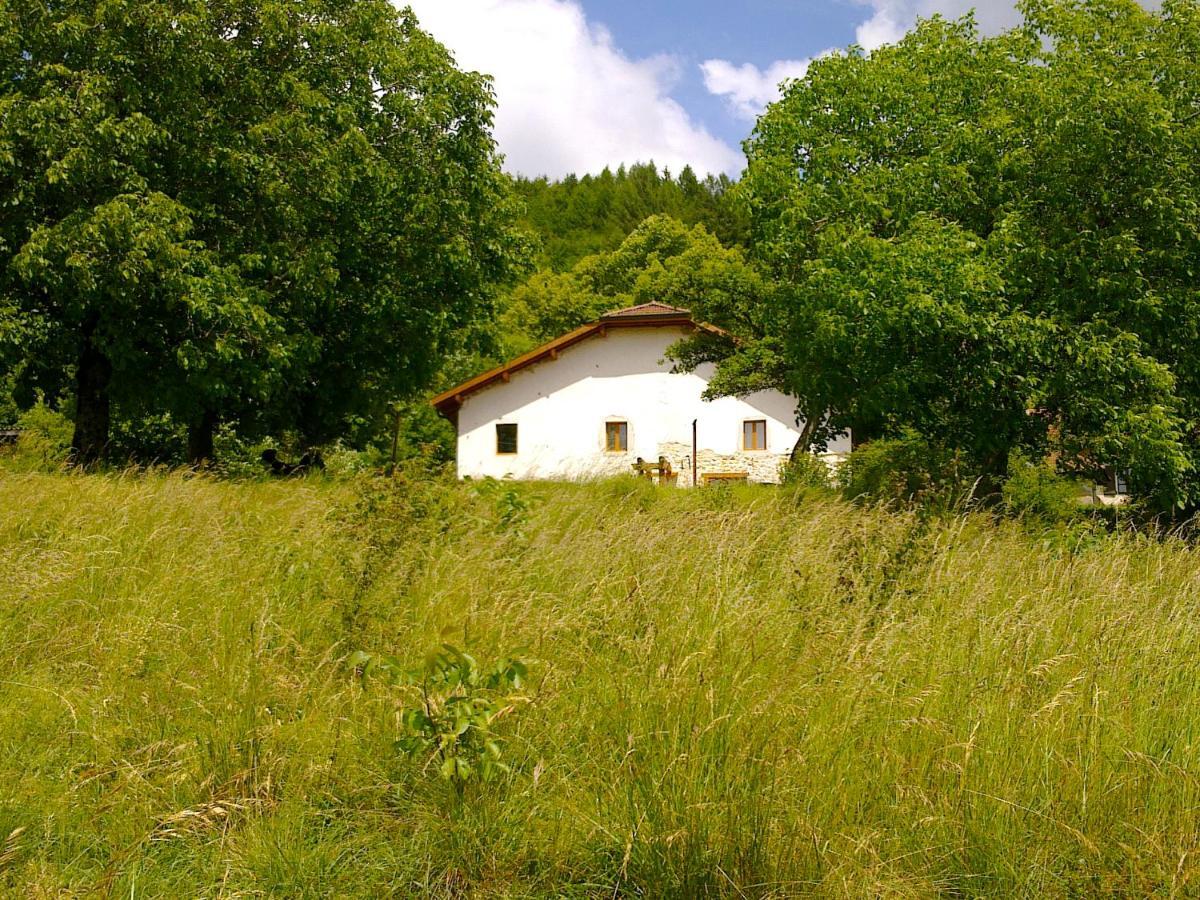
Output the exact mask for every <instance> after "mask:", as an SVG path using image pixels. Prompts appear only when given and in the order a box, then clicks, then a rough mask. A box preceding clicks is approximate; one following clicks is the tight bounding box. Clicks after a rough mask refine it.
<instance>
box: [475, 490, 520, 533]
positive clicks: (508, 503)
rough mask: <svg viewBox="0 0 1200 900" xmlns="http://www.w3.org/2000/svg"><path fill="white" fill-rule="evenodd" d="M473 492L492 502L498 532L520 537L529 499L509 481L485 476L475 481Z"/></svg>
mask: <svg viewBox="0 0 1200 900" xmlns="http://www.w3.org/2000/svg"><path fill="white" fill-rule="evenodd" d="M475 493H476V494H477V495H478V496H480V497H483V498H485V499H488V500H490V501H491V502H492V504H493V507H494V510H495V517H496V532H497V533H498V534H513V535H516V536H517V537H522V536H523V535H524V534H525V525H526V524H527V523H528V521H529V501H528V500H526V499H525V498H524V497H522V496H521V492H520V491H519V490H518V489H517V487H516V486H515V485H513V484H511V483H508V482H503V481H497V480H496V479H494V478H486V479H484V480H483V481H480V482H478V483H476V485H475Z"/></svg>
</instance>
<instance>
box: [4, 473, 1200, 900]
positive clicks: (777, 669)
mask: <svg viewBox="0 0 1200 900" xmlns="http://www.w3.org/2000/svg"><path fill="white" fill-rule="evenodd" d="M1198 563H1200V556H1198V555H1197V552H1196V551H1195V550H1194V549H1192V547H1191V546H1190V545H1189V544H1188V543H1187V542H1186V541H1185V540H1183V539H1182V538H1176V537H1162V536H1156V537H1148V536H1142V535H1138V534H1132V533H1131V534H1109V533H1104V532H1100V531H1096V532H1094V533H1093V532H1091V531H1088V530H1087V528H1086V526H1076V527H1074V528H1073V529H1072V530H1071V531H1070V532H1062V531H1056V530H1054V529H1048V528H1044V529H1035V528H1031V527H1029V526H1025V525H1022V524H1020V523H1017V522H1012V521H1000V522H998V521H995V520H993V518H991V517H989V516H987V515H985V514H983V513H968V514H963V515H948V516H944V517H936V516H922V515H918V514H916V513H911V512H906V511H903V510H891V511H885V510H882V509H873V508H866V507H862V506H855V505H851V504H847V503H845V502H843V501H841V500H839V499H837V498H836V497H834V496H832V495H830V494H827V493H823V492H821V491H814V490H807V489H803V488H785V489H770V488H756V487H731V488H720V489H713V490H703V491H694V492H687V491H676V490H672V489H658V488H654V487H653V486H651V485H648V484H646V483H645V482H639V481H633V480H621V479H618V480H615V481H611V482H600V483H595V484H578V485H542V484H539V485H529V486H525V485H511V486H510V485H479V484H474V485H473V484H461V485H459V484H454V483H452V482H450V481H448V480H446V479H444V478H418V477H405V476H400V477H398V478H396V479H390V480H389V479H374V478H369V477H365V476H362V477H354V478H350V479H346V480H333V479H328V480H326V479H311V480H300V481H288V482H274V483H266V482H256V481H247V482H241V483H238V482H229V481H219V480H215V479H210V478H206V477H195V476H187V475H180V474H162V473H158V474H155V473H150V474H146V473H142V474H134V473H127V474H124V475H122V474H112V475H93V476H82V475H72V474H39V473H18V472H11V471H10V472H8V473H6V474H0V889H2V890H3V891H4V892H5V893H7V894H8V895H11V896H21V897H61V896H85V895H86V896H92V895H96V896H113V897H131V898H142V897H147V898H149V897H164V898H166V897H172V898H173V897H192V896H208V897H250V896H279V897H326V896H337V897H362V898H367V897H386V896H396V897H445V898H450V897H486V898H500V897H514V898H515V897H579V898H585V897H588V898H590V897H609V898H611V897H680V898H683V897H706V896H707V897H756V898H768V897H795V896H812V897H830V898H861V897H895V898H907V897H913V898H918V897H995V896H1019V897H1085V896H1086V897H1092V896H1129V897H1146V896H1162V897H1186V896H1196V895H1198V894H1200V833H1198V824H1200V819H1198V816H1197V809H1198V808H1200V784H1198V781H1197V777H1198V775H1200V677H1198V675H1200V626H1198V624H1197V623H1198V622H1200V565H1198ZM444 644H450V645H452V646H454V647H456V648H460V649H461V650H462V651H463V652H469V653H470V654H472V655H473V657H475V658H478V659H479V660H495V659H502V658H508V657H513V658H516V657H518V656H519V658H520V659H522V660H523V661H524V664H525V665H526V666H527V667H528V671H527V677H526V678H525V680H524V684H523V685H522V689H521V699H520V702H519V703H515V704H512V705H511V708H509V707H506V708H505V709H506V712H505V715H503V716H502V717H498V718H496V719H495V720H494V721H493V722H492V725H491V728H492V731H494V733H495V735H496V737H497V738H498V739H499V741H500V744H501V746H502V752H503V761H504V768H503V769H498V770H497V771H498V773H499V774H498V775H497V777H495V778H492V779H491V780H488V781H486V782H485V781H481V780H475V781H468V782H467V783H465V784H458V785H453V784H450V783H448V782H447V781H446V780H445V779H444V778H442V777H441V776H440V775H439V771H438V765H437V763H436V761H435V760H433V759H432V757H431V755H423V754H421V753H406V752H401V750H400V749H399V748H398V744H397V742H398V741H401V740H402V738H403V731H404V722H403V719H404V710H405V709H406V708H408V707H410V706H411V705H412V703H413V702H414V701H413V696H414V695H413V693H412V692H413V690H414V688H412V687H411V686H409V687H405V686H403V685H396V684H393V683H391V682H389V681H385V680H382V679H369V678H367V679H364V678H362V677H359V676H360V675H361V673H360V672H359V671H356V668H355V664H354V663H353V660H354V659H355V658H356V657H355V654H360V653H366V654H373V655H375V654H386V655H388V656H389V658H391V659H394V660H395V661H396V664H397V665H399V666H407V665H411V666H414V667H417V666H419V665H420V664H421V660H422V659H424V658H425V657H426V654H428V653H429V652H430V651H431V650H436V649H437V648H439V647H441V646H442V645H444ZM358 658H361V657H358ZM497 705H499V704H497ZM489 708H490V707H489ZM505 769H506V770H507V771H505Z"/></svg>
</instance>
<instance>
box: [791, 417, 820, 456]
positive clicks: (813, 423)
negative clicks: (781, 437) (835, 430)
mask: <svg viewBox="0 0 1200 900" xmlns="http://www.w3.org/2000/svg"><path fill="white" fill-rule="evenodd" d="M817 425H818V419H817V417H816V416H812V415H808V414H805V417H804V428H803V429H802V430H801V431H800V440H798V441H796V446H795V447H793V448H792V460H791V461H792V462H795V461H796V460H798V459H799V458H800V457H801V456H803V455H804V454H805V453H807V452H808V450H809V448H810V447H811V446H812V439H813V435H814V434H816V432H817Z"/></svg>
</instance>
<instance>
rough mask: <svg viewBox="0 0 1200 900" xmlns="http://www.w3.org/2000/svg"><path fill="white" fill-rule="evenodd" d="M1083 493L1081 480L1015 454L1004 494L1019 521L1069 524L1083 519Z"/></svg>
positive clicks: (1009, 468)
mask: <svg viewBox="0 0 1200 900" xmlns="http://www.w3.org/2000/svg"><path fill="white" fill-rule="evenodd" d="M1082 496H1083V491H1082V489H1081V487H1080V485H1079V483H1078V482H1077V481H1073V480H1072V479H1069V478H1064V477H1063V476H1061V475H1059V474H1058V473H1056V472H1055V471H1054V468H1053V467H1052V466H1050V465H1049V464H1046V463H1040V464H1039V463H1035V462H1032V461H1030V460H1029V459H1028V458H1026V457H1024V456H1021V455H1019V454H1014V455H1013V457H1012V458H1011V459H1010V460H1009V463H1008V479H1007V480H1006V481H1005V482H1004V488H1003V490H1002V492H1001V498H1002V501H1003V505H1004V509H1005V511H1006V512H1008V513H1009V514H1010V515H1013V516H1016V517H1018V518H1025V519H1036V520H1039V521H1043V522H1048V523H1054V522H1067V521H1070V520H1072V519H1077V518H1079V517H1080V516H1081V513H1082V507H1081V505H1080V499H1081V497H1082Z"/></svg>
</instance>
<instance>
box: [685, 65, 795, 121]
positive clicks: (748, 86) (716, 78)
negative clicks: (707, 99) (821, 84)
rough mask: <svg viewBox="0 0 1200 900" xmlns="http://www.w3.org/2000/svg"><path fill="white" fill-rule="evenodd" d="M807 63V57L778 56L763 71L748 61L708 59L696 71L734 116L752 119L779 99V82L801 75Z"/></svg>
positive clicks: (710, 90) (710, 91) (711, 92)
mask: <svg viewBox="0 0 1200 900" xmlns="http://www.w3.org/2000/svg"><path fill="white" fill-rule="evenodd" d="M811 63H812V60H811V59H781V60H779V61H778V62H775V63H772V64H771V65H770V66H768V67H767V68H766V69H765V70H763V69H760V68H759V67H758V66H756V65H754V64H752V63H744V64H743V65H740V66H735V65H734V64H733V63H731V62H729V61H728V60H724V59H710V60H706V61H705V62H703V63H701V64H700V71H701V72H703V73H704V86H705V87H706V88H708V91H709V93H710V94H715V95H716V96H718V97H724V98H725V99H726V100H727V101H728V102H729V105H730V107H731V108H732V109H733V111H734V112H735V113H736V114H737V115H738V116H740V117H741V118H743V119H749V120H751V121H753V120H754V119H756V118H758V116H759V114H760V113H761V112H762V111H763V110H764V109H766V108H767V105H768V104H770V103H774V102H775V101H776V100H778V99H779V86H780V84H782V83H783V82H784V81H786V80H788V79H791V78H803V77H804V73H806V72H807V71H808V67H809V65H810V64H811Z"/></svg>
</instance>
